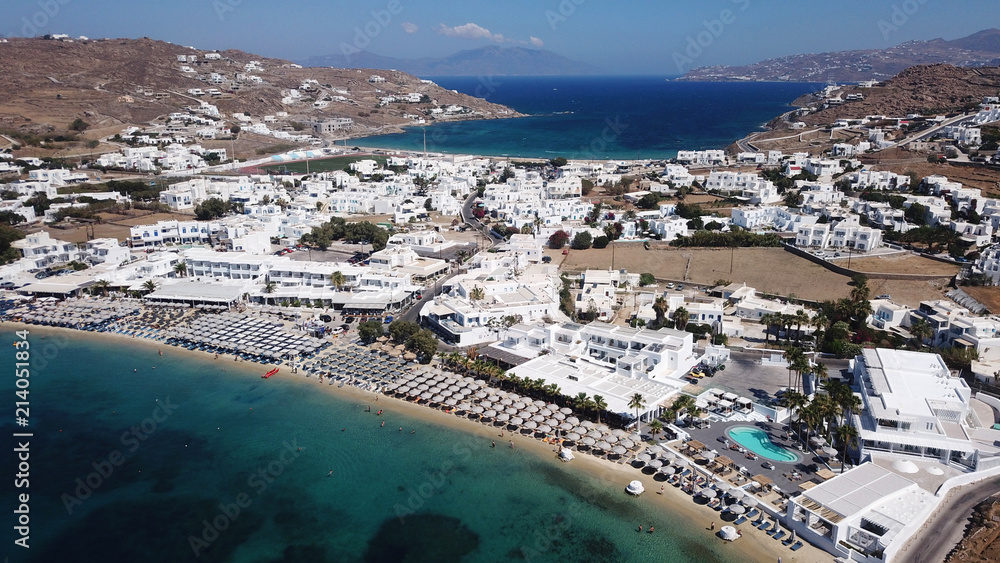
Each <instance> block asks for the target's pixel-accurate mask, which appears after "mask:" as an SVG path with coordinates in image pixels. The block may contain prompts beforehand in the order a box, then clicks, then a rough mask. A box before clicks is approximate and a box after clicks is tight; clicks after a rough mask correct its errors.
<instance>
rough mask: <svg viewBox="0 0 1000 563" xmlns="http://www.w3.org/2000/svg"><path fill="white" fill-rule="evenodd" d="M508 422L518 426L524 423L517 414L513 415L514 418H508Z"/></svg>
mask: <svg viewBox="0 0 1000 563" xmlns="http://www.w3.org/2000/svg"><path fill="white" fill-rule="evenodd" d="M510 423H511V424H513V425H514V426H520V425H522V424H524V419H523V418H521V417H519V416H515V417H514V418H512V419H510Z"/></svg>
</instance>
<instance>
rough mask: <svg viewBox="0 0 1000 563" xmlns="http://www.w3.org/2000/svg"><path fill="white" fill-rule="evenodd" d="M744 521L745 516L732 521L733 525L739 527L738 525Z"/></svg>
mask: <svg viewBox="0 0 1000 563" xmlns="http://www.w3.org/2000/svg"><path fill="white" fill-rule="evenodd" d="M746 521H747V517H746V516H740V517H739V518H737V519H736V520H733V524H736V525H737V526H738V525H740V524H742V523H744V522H746Z"/></svg>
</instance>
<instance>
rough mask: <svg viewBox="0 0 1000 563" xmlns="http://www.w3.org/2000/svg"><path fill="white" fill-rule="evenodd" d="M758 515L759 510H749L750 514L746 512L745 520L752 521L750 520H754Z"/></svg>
mask: <svg viewBox="0 0 1000 563" xmlns="http://www.w3.org/2000/svg"><path fill="white" fill-rule="evenodd" d="M758 514H760V511H759V510H757V509H756V508H754V509H751V510H750V512H747V518H749V519H751V520H752V519H754V518H756V516H757V515H758Z"/></svg>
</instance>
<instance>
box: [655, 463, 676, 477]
mask: <svg viewBox="0 0 1000 563" xmlns="http://www.w3.org/2000/svg"><path fill="white" fill-rule="evenodd" d="M659 473H660V474H661V475H673V474H674V473H677V469H675V468H673V467H671V466H669V465H664V466H663V467H661V468H660V471H659Z"/></svg>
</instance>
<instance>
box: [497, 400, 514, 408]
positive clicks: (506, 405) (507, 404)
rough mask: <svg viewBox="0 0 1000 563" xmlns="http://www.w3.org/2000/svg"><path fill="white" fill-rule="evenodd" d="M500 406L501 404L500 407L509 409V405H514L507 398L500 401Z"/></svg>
mask: <svg viewBox="0 0 1000 563" xmlns="http://www.w3.org/2000/svg"><path fill="white" fill-rule="evenodd" d="M500 404H501V405H503V406H505V407H509V406H511V405H513V404H514V401H511V400H510V399H508V398H504V399H502V400H501V401H500Z"/></svg>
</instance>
